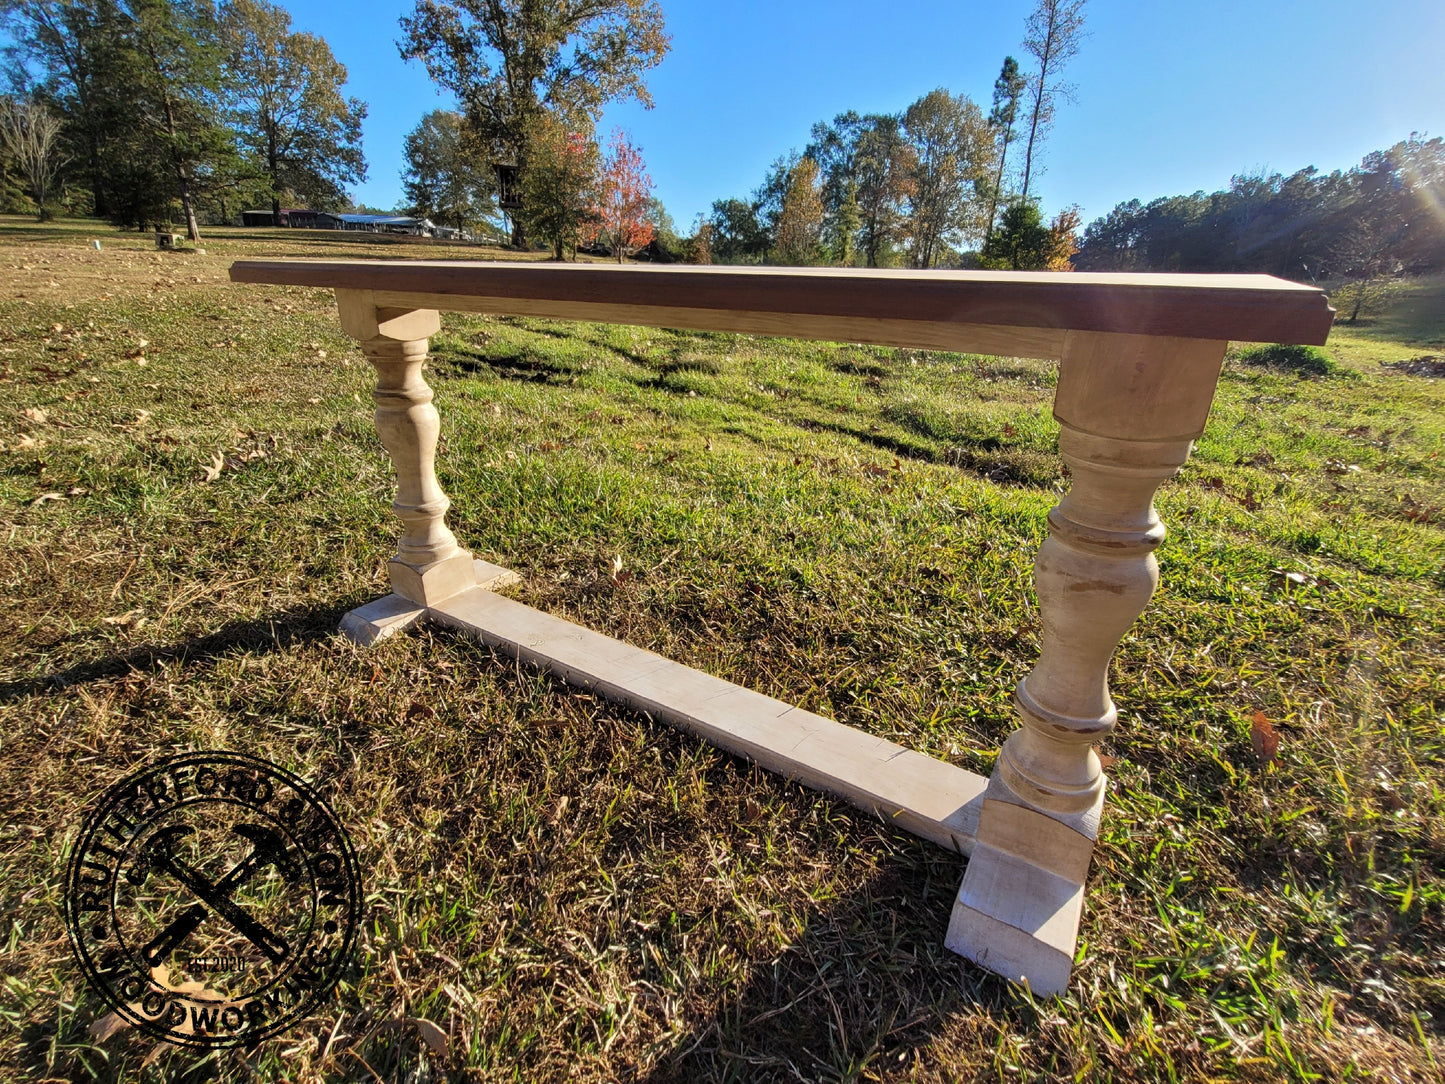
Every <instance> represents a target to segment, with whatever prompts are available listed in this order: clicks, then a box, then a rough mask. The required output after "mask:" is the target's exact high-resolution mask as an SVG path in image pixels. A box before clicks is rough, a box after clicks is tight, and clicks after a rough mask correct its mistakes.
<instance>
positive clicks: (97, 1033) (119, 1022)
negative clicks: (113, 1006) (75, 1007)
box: [88, 1012, 130, 1043]
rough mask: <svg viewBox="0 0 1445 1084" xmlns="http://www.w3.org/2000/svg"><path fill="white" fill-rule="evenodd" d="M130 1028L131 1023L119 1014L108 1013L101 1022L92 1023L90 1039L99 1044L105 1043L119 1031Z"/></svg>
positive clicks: (93, 1021)
mask: <svg viewBox="0 0 1445 1084" xmlns="http://www.w3.org/2000/svg"><path fill="white" fill-rule="evenodd" d="M128 1027H130V1021H129V1020H127V1019H126V1018H125V1017H123V1016H121V1014H120V1013H118V1012H108V1013H106V1014H105V1015H104V1016H102V1017H101V1018H100V1019H99V1020H92V1021H91V1022H90V1027H89V1029H88V1030H89V1031H90V1037H91V1038H92V1039H94V1040H95V1041H96V1042H98V1043H103V1042H105V1041H106V1040H107V1039H109V1038H110V1037H111V1036H112V1035H114V1034H115V1033H116V1032H118V1031H124V1030H125V1029H126V1028H128Z"/></svg>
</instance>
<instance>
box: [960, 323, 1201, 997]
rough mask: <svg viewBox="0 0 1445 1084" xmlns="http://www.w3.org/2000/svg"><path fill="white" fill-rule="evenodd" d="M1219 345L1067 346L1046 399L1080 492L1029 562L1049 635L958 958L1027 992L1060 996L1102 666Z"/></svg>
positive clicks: (1074, 910) (1145, 580)
mask: <svg viewBox="0 0 1445 1084" xmlns="http://www.w3.org/2000/svg"><path fill="white" fill-rule="evenodd" d="M1224 347H1225V344H1224V343H1221V342H1211V341H1204V340H1194V339H1162V338H1151V337H1147V336H1131V335H1108V334H1098V333H1079V332H1070V333H1069V334H1068V336H1067V337H1066V339H1065V345H1064V354H1063V359H1062V361H1061V364H1060V370H1059V386H1058V391H1057V393H1056V395H1055V399H1054V416H1055V417H1056V418H1057V419H1058V421H1059V423H1060V425H1061V427H1062V428H1061V430H1060V432H1059V451H1060V454H1061V455H1062V456H1063V457H1064V461H1065V462H1066V463H1068V465H1069V470H1070V472H1071V475H1072V478H1073V482H1072V486H1071V488H1070V490H1069V493H1068V494H1067V495H1066V496H1065V497H1064V499H1063V500H1062V501H1061V502H1060V503H1059V505H1058V506H1057V507H1056V508H1054V510H1053V511H1052V512H1050V513H1049V537H1048V539H1047V540H1046V541H1045V542H1044V544H1043V547H1042V548H1041V549H1040V550H1039V554H1038V558H1037V560H1036V561H1035V563H1034V574H1035V584H1036V586H1037V589H1038V596H1039V610H1040V615H1041V617H1042V622H1043V636H1042V644H1041V651H1040V655H1039V661H1038V664H1037V665H1036V666H1035V667H1034V668H1033V670H1032V671H1031V672H1030V673H1029V675H1028V676H1027V677H1025V678H1024V679H1023V681H1021V682H1020V683H1019V686H1018V688H1017V690H1016V692H1015V696H1014V703H1015V706H1016V707H1017V709H1018V714H1019V720H1020V722H1021V724H1022V725H1021V726H1020V728H1019V729H1018V730H1016V731H1014V733H1013V734H1012V735H1010V736H1009V739H1008V741H1007V742H1005V743H1004V746H1003V749H1002V750H1001V751H1000V753H999V758H998V762H997V764H996V765H995V767H994V771H993V775H992V777H991V778H990V779H989V784H988V789H987V791H986V792H985V795H984V801H983V808H982V810H981V813H980V818H979V830H978V838H977V843H976V845H975V849H974V852H973V854H972V856H971V857H970V859H969V864H968V870H967V872H966V874H965V876H964V879H963V885H962V886H961V888H960V889H959V894H958V899H957V902H956V903H955V904H954V908H953V915H952V919H951V921H950V922H949V927H948V936H947V944H948V947H949V948H951V949H953V951H955V952H958V953H960V954H961V955H963V956H966V957H968V958H969V959H971V960H974V961H975V962H977V963H979V964H982V965H983V966H985V967H987V968H988V969H989V970H991V971H995V972H997V973H999V974H1001V975H1004V976H1005V977H1007V978H1010V979H1013V980H1015V981H1021V982H1027V983H1028V984H1029V986H1030V988H1031V989H1032V990H1033V991H1034V992H1035V993H1036V994H1056V993H1062V992H1063V991H1064V990H1065V989H1067V987H1068V980H1069V972H1070V969H1071V968H1072V966H1073V957H1074V946H1075V944H1076V943H1077V939H1078V927H1079V918H1080V915H1081V914H1082V910H1083V888H1084V882H1085V880H1086V878H1087V876H1088V869H1089V860H1090V857H1091V855H1092V853H1093V847H1094V840H1095V839H1096V838H1097V836H1098V829H1099V815H1100V812H1101V810H1102V808H1103V803H1104V788H1105V780H1104V776H1103V773H1102V771H1101V770H1100V764H1099V758H1098V756H1097V755H1096V754H1095V752H1094V748H1093V746H1094V743H1095V742H1096V741H1098V740H1100V739H1101V738H1104V737H1107V736H1108V735H1109V733H1110V732H1111V731H1112V730H1113V729H1114V724H1115V721H1116V718H1117V713H1116V711H1115V709H1114V703H1113V700H1112V699H1111V698H1110V696H1109V685H1108V672H1109V659H1110V657H1111V656H1112V655H1113V653H1114V649H1115V648H1116V647H1117V646H1118V643H1119V641H1120V640H1121V639H1122V638H1123V636H1124V633H1125V632H1127V631H1128V629H1129V626H1130V625H1132V624H1133V623H1134V621H1135V619H1136V618H1137V617H1138V616H1139V614H1140V613H1142V612H1143V610H1144V607H1145V606H1146V605H1147V604H1148V601H1149V598H1150V596H1151V595H1152V594H1153V593H1154V588H1155V586H1156V585H1157V584H1158V581H1159V568H1158V564H1157V562H1156V561H1155V559H1154V550H1155V548H1156V547H1157V546H1158V545H1159V544H1160V542H1162V541H1163V540H1164V533H1165V532H1164V525H1163V524H1162V523H1161V522H1160V520H1159V516H1158V514H1157V513H1156V512H1155V510H1154V504H1153V499H1154V493H1155V491H1156V490H1157V489H1158V487H1159V486H1160V485H1161V484H1162V483H1163V482H1165V481H1167V480H1168V479H1169V478H1171V477H1173V476H1174V474H1175V473H1177V472H1178V470H1179V468H1180V467H1181V466H1183V464H1184V462H1185V460H1186V459H1188V457H1189V452H1190V449H1191V447H1192V446H1193V441H1194V438H1195V437H1197V436H1198V435H1199V434H1200V433H1201V432H1202V431H1203V429H1204V421H1205V418H1206V417H1207V416H1208V413H1209V407H1210V404H1211V402H1212V401H1213V396H1214V385H1215V383H1216V381H1217V380H1218V376H1219V369H1220V365H1221V364H1222V362H1223V360H1224Z"/></svg>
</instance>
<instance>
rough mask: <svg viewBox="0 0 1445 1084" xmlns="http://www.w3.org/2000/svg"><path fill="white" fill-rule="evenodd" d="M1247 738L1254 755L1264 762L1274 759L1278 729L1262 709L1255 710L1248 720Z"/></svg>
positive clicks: (1267, 762) (1277, 750)
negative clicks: (1251, 717) (1252, 747)
mask: <svg viewBox="0 0 1445 1084" xmlns="http://www.w3.org/2000/svg"><path fill="white" fill-rule="evenodd" d="M1249 740H1250V744H1252V745H1253V746H1254V755H1255V756H1257V757H1259V759H1260V760H1261V761H1263V762H1264V763H1265V764H1269V762H1270V761H1272V760H1274V756H1275V754H1276V753H1277V752H1279V731H1277V730H1276V729H1275V728H1274V725H1273V724H1272V723H1270V721H1269V718H1268V717H1267V716H1266V715H1265V714H1264V712H1262V711H1256V712H1255V713H1254V717H1253V719H1251V720H1250V724H1249Z"/></svg>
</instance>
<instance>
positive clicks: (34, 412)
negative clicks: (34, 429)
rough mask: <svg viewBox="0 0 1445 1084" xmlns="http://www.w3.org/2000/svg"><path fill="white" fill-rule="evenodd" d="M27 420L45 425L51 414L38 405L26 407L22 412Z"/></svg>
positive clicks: (22, 415)
mask: <svg viewBox="0 0 1445 1084" xmlns="http://www.w3.org/2000/svg"><path fill="white" fill-rule="evenodd" d="M20 415H21V417H23V418H24V419H25V420H26V421H27V422H34V423H35V424H36V425H44V424H45V423H46V422H48V421H49V420H50V415H48V414H46V413H45V411H43V410H41V409H40V408H39V407H38V406H32V407H26V408H25V409H24V410H22V411H21V412H20Z"/></svg>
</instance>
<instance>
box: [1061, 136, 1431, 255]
mask: <svg viewBox="0 0 1445 1084" xmlns="http://www.w3.org/2000/svg"><path fill="white" fill-rule="evenodd" d="M1073 265H1074V267H1075V269H1076V270H1079V271H1192V272H1259V273H1264V274H1270V275H1279V276H1281V277H1282V278H1289V279H1295V280H1297V281H1317V280H1326V279H1330V280H1340V279H1344V280H1352V281H1361V282H1369V281H1375V280H1379V279H1386V278H1391V277H1394V276H1397V275H1402V274H1403V275H1420V274H1428V273H1431V272H1435V271H1441V270H1445V139H1441V138H1440V137H1438V136H1437V137H1435V138H1433V139H1427V138H1426V137H1425V136H1424V135H1421V134H1419V133H1411V134H1410V136H1409V138H1407V139H1404V140H1401V141H1400V142H1399V143H1396V144H1395V145H1394V146H1392V147H1390V148H1389V149H1387V150H1380V151H1374V152H1371V153H1370V154H1367V155H1366V156H1365V157H1364V159H1363V160H1362V161H1361V162H1360V164H1359V165H1358V166H1355V167H1353V168H1351V169H1348V170H1334V171H1333V172H1331V173H1321V172H1320V171H1319V170H1317V169H1316V168H1315V167H1313V166H1309V167H1307V168H1305V169H1300V170H1297V171H1295V172H1294V173H1291V174H1289V175H1288V176H1285V175H1283V174H1280V173H1269V174H1265V173H1262V172H1256V173H1241V174H1237V175H1236V176H1234V177H1233V178H1231V181H1230V185H1229V187H1228V188H1227V189H1222V190H1220V191H1217V192H1211V193H1205V192H1204V191H1203V190H1200V191H1196V192H1194V193H1192V194H1189V195H1177V196H1162V197H1160V198H1158V199H1154V200H1151V201H1149V202H1148V203H1144V202H1142V201H1140V200H1138V199H1133V200H1129V201H1127V202H1125V203H1120V204H1118V205H1117V206H1115V207H1114V209H1113V210H1111V211H1110V212H1109V213H1108V214H1106V215H1103V216H1101V217H1099V218H1096V219H1095V220H1094V221H1093V222H1091V223H1089V225H1088V226H1087V227H1086V228H1085V230H1084V235H1083V239H1082V241H1081V242H1080V245H1079V251H1078V252H1077V253H1076V254H1075V256H1074V258H1073Z"/></svg>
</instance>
